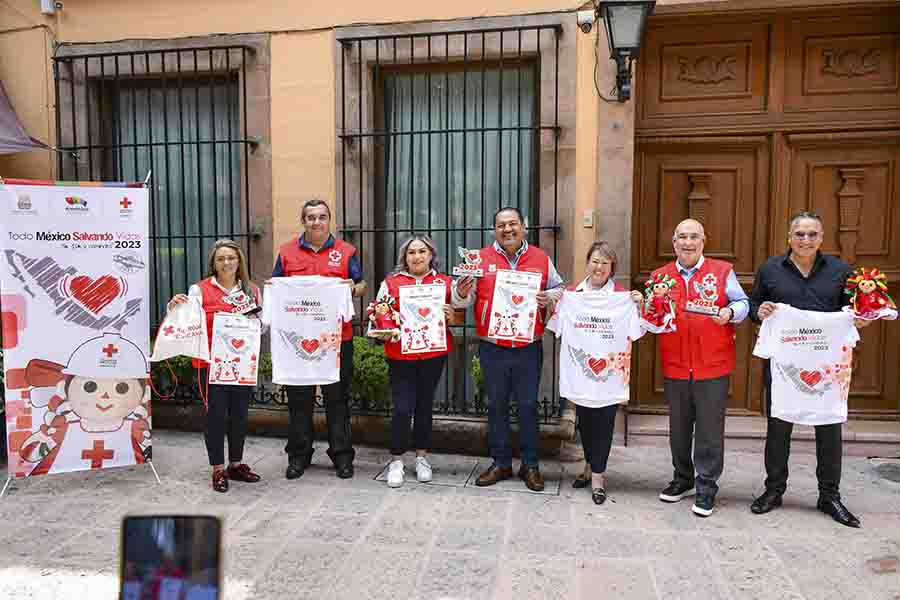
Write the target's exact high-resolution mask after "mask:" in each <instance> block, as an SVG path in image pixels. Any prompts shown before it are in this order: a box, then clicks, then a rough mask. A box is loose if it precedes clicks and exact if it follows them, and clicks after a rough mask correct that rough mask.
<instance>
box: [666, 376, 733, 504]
mask: <svg viewBox="0 0 900 600" xmlns="http://www.w3.org/2000/svg"><path fill="white" fill-rule="evenodd" d="M663 395H664V396H665V398H666V402H668V404H669V446H670V448H671V450H672V466H673V467H674V471H675V474H674V477H673V479H675V480H676V481H680V482H683V483H696V484H697V493H698V494H703V495H711V496H715V495H716V493H717V492H718V491H719V485H718V484H717V483H716V482H717V481H718V479H719V477H720V476H721V475H722V469H723V468H724V464H725V463H724V459H725V409H726V408H727V406H728V376H727V375H726V376H724V377H717V378H715V379H700V380H696V379H693V378H691V379H668V378H666V379H664V380H663ZM694 469H696V479H695V475H694Z"/></svg>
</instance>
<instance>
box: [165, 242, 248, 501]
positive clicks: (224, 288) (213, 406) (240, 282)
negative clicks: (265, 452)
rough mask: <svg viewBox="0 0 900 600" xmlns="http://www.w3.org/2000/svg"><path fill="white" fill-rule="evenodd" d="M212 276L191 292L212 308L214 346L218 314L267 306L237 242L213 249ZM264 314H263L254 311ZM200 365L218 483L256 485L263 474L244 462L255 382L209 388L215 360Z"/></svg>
mask: <svg viewBox="0 0 900 600" xmlns="http://www.w3.org/2000/svg"><path fill="white" fill-rule="evenodd" d="M208 275H209V276H208V277H207V278H206V279H203V280H201V281H199V282H197V283H195V284H194V285H192V286H191V287H190V289H189V290H188V296H193V297H196V298H200V299H201V300H202V302H203V310H204V311H205V312H206V330H207V333H208V335H209V343H210V347H211V346H212V332H213V318H214V317H215V315H216V313H217V312H224V313H232V312H240V313H245V314H246V313H247V312H249V311H248V305H249V308H250V309H254V308H255V307H260V306H262V302H261V301H260V292H259V288H258V287H257V285H256V284H255V283H253V282H252V281H250V274H249V270H248V268H247V259H246V258H245V257H244V252H243V250H241V247H240V246H239V245H238V244H237V243H236V242H233V241H232V240H218V241H217V242H216V243H215V244H214V245H213V247H212V250H211V251H210V253H209V268H208ZM187 299H188V298H187V296H185V295H184V294H178V295H177V296H175V297H174V298H172V300H171V301H169V304H168V309H169V310H171V309H172V308H173V307H175V306H176V305H178V304H181V303H182V302H187ZM249 316H250V318H252V319H256V318H258V316H257V314H256V313H255V312H253V314H250V315H249ZM194 366H195V367H196V368H197V383H198V385H200V386H201V389H204V388H205V389H207V392H206V395H207V407H206V428H205V430H204V432H203V434H204V439H205V440H206V452H207V454H208V455H209V464H210V465H212V487H213V489H214V490H215V491H217V492H227V491H228V480H229V479H232V480H234V481H244V482H247V483H256V482H257V481H259V480H260V477H259V475H257V474H256V473H254V472H253V471H251V470H250V467H249V466H248V465H246V464H244V463H243V462H241V461H242V459H243V455H244V439H245V438H246V437H247V412H248V409H249V405H250V396H251V394H252V392H253V390H252V388H251V387H250V386H245V385H219V384H213V385H210V386H208V388H207V386H206V385H205V382H206V381H207V380H208V376H209V372H208V369H209V363H207V362H205V361H201V360H196V359H194ZM226 433H227V435H228V459H229V464H228V467H227V468H226V467H225V451H224V446H225V435H226Z"/></svg>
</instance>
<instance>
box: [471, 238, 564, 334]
mask: <svg viewBox="0 0 900 600" xmlns="http://www.w3.org/2000/svg"><path fill="white" fill-rule="evenodd" d="M479 254H480V255H481V268H482V269H483V270H484V276H483V277H479V278H478V280H477V282H476V283H477V285H476V289H475V333H476V334H477V335H478V337H482V338H487V337H488V335H487V333H488V325H489V324H490V322H491V304H492V302H493V300H494V285H495V284H496V282H497V269H507V270H513V271H531V272H534V273H540V274H541V289H542V290H545V289H547V278H548V277H549V274H550V257H549V256H547V254H546V253H545V252H544V251H543V250H541V249H540V248H537V247H535V246H532V245H530V244H529V245H528V249H527V250H525V252H524V253H523V254H522V256H520V257H519V262H518V263H516V268H515V269H513V268H512V265H510V264H509V259H508V258H507V257H506V254H505V253H503V252H498V251H497V249H496V248H494V245H493V244H491V245H490V246H487V247H485V248H482V249H481V251H480V252H479ZM544 324H545V311H544V310H543V309H539V310H538V312H537V319H535V323H534V337H533V338H532V341H533V340H539V339H541V336H542V335H543V334H544ZM492 341H495V342H496V344H497V345H498V346H503V347H504V348H515V347H517V346H516V343H515V342H513V341H510V340H492ZM519 346H521V344H519Z"/></svg>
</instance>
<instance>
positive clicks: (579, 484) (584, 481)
mask: <svg viewBox="0 0 900 600" xmlns="http://www.w3.org/2000/svg"><path fill="white" fill-rule="evenodd" d="M590 482H591V478H590V477H585V476H584V473H579V474H578V477H576V478H575V481H573V482H572V487H573V488H575V489H577V490H580V489H581V488H586V487H587V486H588V484H589V483H590Z"/></svg>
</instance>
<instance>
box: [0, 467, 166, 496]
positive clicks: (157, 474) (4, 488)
mask: <svg viewBox="0 0 900 600" xmlns="http://www.w3.org/2000/svg"><path fill="white" fill-rule="evenodd" d="M147 464H148V465H150V468H151V469H152V470H153V476H154V477H156V483H158V484H159V485H162V480H160V478H159V473H158V472H157V471H156V466H154V464H153V461H152V460H148V461H147ZM12 480H13V478H12V477H7V478H6V483H4V484H3V489H2V490H0V500H2V499H3V496H5V495H6V490H7V488H8V487H9V484H10V482H12Z"/></svg>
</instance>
